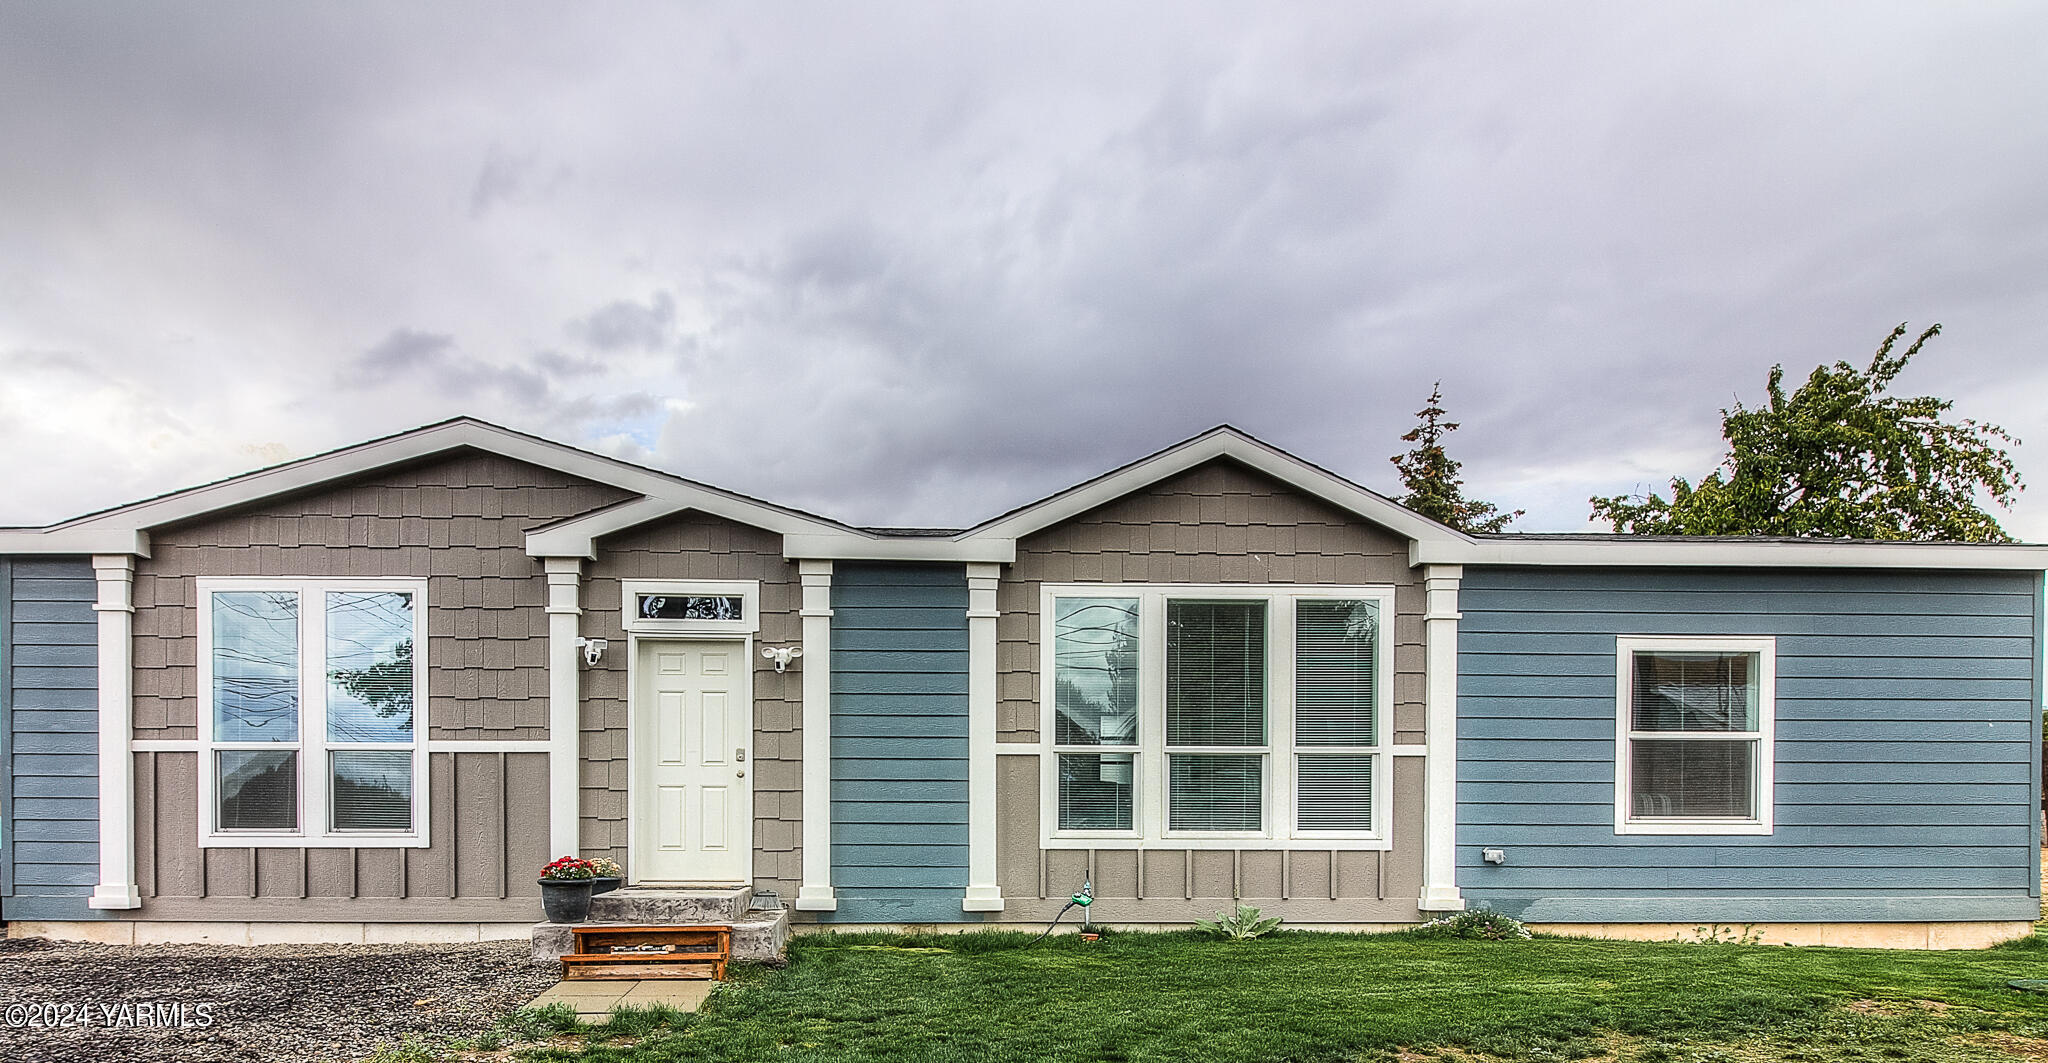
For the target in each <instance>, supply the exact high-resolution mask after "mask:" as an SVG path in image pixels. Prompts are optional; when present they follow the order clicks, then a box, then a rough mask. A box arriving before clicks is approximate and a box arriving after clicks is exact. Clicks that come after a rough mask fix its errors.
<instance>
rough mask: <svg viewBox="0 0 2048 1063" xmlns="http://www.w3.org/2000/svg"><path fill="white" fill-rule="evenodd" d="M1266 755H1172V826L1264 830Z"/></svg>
mask: <svg viewBox="0 0 2048 1063" xmlns="http://www.w3.org/2000/svg"><path fill="white" fill-rule="evenodd" d="M1265 759H1266V758H1265V756H1264V755H1262V754H1258V753H1171V754H1168V755H1167V758H1166V763H1167V771H1168V773H1169V774H1170V778H1169V779H1168V786H1167V803H1166V804H1167V814H1166V829H1168V830H1243V831H1253V830H1261V829H1264V827H1265V825H1266V817H1265V804H1266V800H1265V789H1266V787H1265V770H1264V762H1265Z"/></svg>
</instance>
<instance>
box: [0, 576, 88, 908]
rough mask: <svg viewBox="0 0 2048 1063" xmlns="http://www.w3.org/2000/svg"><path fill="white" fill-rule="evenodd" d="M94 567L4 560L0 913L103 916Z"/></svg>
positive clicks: (0, 587)
mask: <svg viewBox="0 0 2048 1063" xmlns="http://www.w3.org/2000/svg"><path fill="white" fill-rule="evenodd" d="M94 593H95V592H94V586H93V573H92V564H91V562H90V561H88V560H87V559H85V558H82V557H75V558H74V557H61V558H60V557H16V558H4V557H0V720H4V721H5V726H4V728H0V744H4V749H0V799H4V800H0V805H4V807H0V918H6V919H58V920H71V919H99V918H104V917H105V916H104V913H101V912H96V911H93V910H92V909H89V908H87V907H86V906H85V901H86V898H87V897H90V896H91V895H92V888H93V884H94V883H95V882H96V881H98V878H99V738H98V731H99V718H98V704H99V702H98V694H97V690H98V683H97V676H98V653H99V651H98V638H99V636H98V626H97V620H96V618H95V617H94V615H93V611H92V603H93V598H94Z"/></svg>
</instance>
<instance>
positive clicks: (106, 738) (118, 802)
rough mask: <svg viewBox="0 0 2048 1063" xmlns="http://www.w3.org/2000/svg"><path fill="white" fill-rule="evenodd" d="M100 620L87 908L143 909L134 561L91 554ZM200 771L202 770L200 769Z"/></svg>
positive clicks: (120, 556) (114, 555)
mask: <svg viewBox="0 0 2048 1063" xmlns="http://www.w3.org/2000/svg"><path fill="white" fill-rule="evenodd" d="M92 574H93V579H94V581H95V582H96V583H97V584H98V587H97V588H96V590H97V591H98V594H97V595H96V596H95V598H94V600H93V606H92V608H93V612H94V613H96V614H97V615H98V618H99V687H100V689H99V740H100V762H99V767H100V809H99V812H100V880H99V884H98V885H96V886H94V887H93V890H92V896H91V897H90V898H88V899H87V900H86V902H85V903H86V907H88V908H107V909H127V908H140V907H142V896H141V894H140V892H139V891H137V890H136V888H135V759H134V756H133V755H132V754H131V753H129V752H128V742H129V739H131V738H133V737H134V729H135V698H134V691H135V668H134V665H135V642H134V635H135V626H134V620H135V596H134V591H135V558H134V557H132V556H130V555H128V554H96V555H94V557H93V559H92ZM200 770H202V771H204V770H206V769H205V768H203V767H202V768H201V769H200Z"/></svg>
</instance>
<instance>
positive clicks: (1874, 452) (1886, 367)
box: [1592, 324, 2024, 542]
mask: <svg viewBox="0 0 2048 1063" xmlns="http://www.w3.org/2000/svg"><path fill="white" fill-rule="evenodd" d="M1940 333H1941V326H1940V325H1938V324H1937V325H1935V326H1933V327H1932V328H1929V329H1928V330H1927V331H1925V332H1922V333H1921V334H1920V335H1919V337H1918V338H1917V339H1915V340H1914V341H1913V343H1912V345H1911V346H1909V347H1907V348H1906V349H1905V350H1904V351H1898V350H1897V349H1896V348H1897V345H1898V342H1899V340H1900V338H1902V337H1904V336H1905V335H1906V326H1905V325H1903V324H1901V325H1900V326H1899V327H1898V328H1895V329H1893V330H1892V332H1891V335H1889V336H1887V337H1885V340H1884V343H1882V344H1880V345H1879V346H1878V348H1877V355H1876V357H1874V358H1872V359H1871V362H1870V366H1869V367H1868V368H1866V369H1857V368H1856V367H1855V366H1853V365H1851V364H1849V363H1848V362H1836V363H1835V364H1834V365H1832V366H1827V365H1823V366H1820V367H1817V368H1816V369H1814V371H1813V373H1812V375H1810V376H1808V377H1807V378H1806V383H1805V384H1803V385H1801V386H1800V387H1799V389H1798V390H1797V391H1794V392H1792V393H1791V394H1790V395H1787V394H1786V393H1785V389H1784V387H1783V383H1784V379H1785V367H1784V366H1782V365H1778V366H1773V367H1771V375H1770V381H1769V383H1768V384H1767V386H1766V387H1767V390H1768V392H1769V401H1768V402H1767V403H1765V405H1763V406H1762V407H1760V408H1757V409H1750V408H1748V407H1746V406H1743V405H1742V404H1741V403H1740V402H1737V403H1736V404H1735V408H1734V409H1733V410H1726V409H1724V410H1722V411H1721V434H1722V436H1723V437H1725V438H1726V439H1727V440H1728V456H1727V457H1726V458H1724V459H1722V462H1721V467H1720V468H1718V469H1716V470H1714V471H1713V472H1712V473H1710V474H1708V476H1707V478H1706V479H1704V480H1701V481H1700V482H1699V483H1698V484H1693V483H1691V482H1689V481H1687V480H1685V479H1683V478H1674V479H1673V480H1672V481H1671V497H1670V498H1668V499H1667V498H1665V497H1663V496H1661V495H1659V494H1657V493H1655V492H1650V493H1648V494H1644V495H1634V496H1631V495H1617V496H1614V497H1611V498H1597V497H1596V498H1594V499H1593V500H1592V503H1593V516H1595V517H1596V518H1603V519H1605V520H1607V521H1609V522H1610V523H1612V524H1613V526H1614V529H1615V530H1616V531H1620V532H1629V533H1634V534H1638V535H1784V536H1819V537H1841V538H1854V539H1895V540H1944V541H1966V542H2009V541H2011V536H2008V535H2007V534H2006V533H2005V530H2004V529H2003V528H2001V527H1999V524H1998V520H1997V518H1996V517H1993V516H1992V515H1991V514H1990V513H1989V512H1987V511H1986V510H1985V508H1984V506H1983V505H1982V504H1981V502H1983V501H1986V500H1988V501H1990V502H1992V503H1995V504H1996V505H1998V506H1999V507H2001V508H2005V509H2010V508H2011V507H2012V504H2013V501H2014V499H2015V498H2016V497H2017V496H2018V494H2019V492H2020V491H2021V490H2022V489H2023V487H2024V484H2023V483H2022V482H2021V479H2020V475H2019V472H2018V470H2017V469H2016V468H2015V467H2014V465H2013V460H2012V456H2011V455H2009V454H2008V453H2006V451H2005V449H2004V446H2005V445H2008V444H2015V445H2016V444H2017V443H2018V442H2019V441H2018V440H2016V439H2014V438H2013V437H2012V436H2010V435H2008V434H2007V433H2006V431H2005V430H2004V429H2002V428H2000V427H1998V426H1997V425H1994V424H1984V423H1980V422H1978V421H1974V420H1970V419H1968V418H1965V419H1963V420H1962V421H1959V422H1957V421H1950V420H1947V419H1946V415H1947V414H1948V412H1949V409H1950V408H1951V407H1952V406H1954V405H1955V404H1954V403H1953V402H1952V401H1951V400H1948V399H1942V398H1937V397H1935V396H1932V395H1921V396H1917V397H1914V398H1900V397H1897V396H1893V395H1887V394H1885V389H1886V388H1887V387H1889V386H1890V385H1891V383H1892V381H1893V379H1894V378H1896V377H1897V376H1898V375H1899V372H1900V371H1901V370H1903V369H1905V368H1906V365H1907V363H1909V362H1911V361H1912V360H1913V357H1914V356H1915V355H1917V354H1919V353H1920V350H1921V348H1922V347H1924V346H1926V344H1927V341H1929V340H1931V339H1933V338H1934V337H1935V336H1937V335H1939V334H1940Z"/></svg>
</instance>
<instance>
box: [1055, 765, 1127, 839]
mask: <svg viewBox="0 0 2048 1063" xmlns="http://www.w3.org/2000/svg"><path fill="white" fill-rule="evenodd" d="M1059 758H1060V759H1059V765H1060V825H1059V829H1061V830H1130V829H1132V826H1133V822H1134V820H1133V816H1132V810H1133V803H1132V801H1131V787H1132V785H1133V784H1134V783H1135V782H1136V781H1137V780H1136V774H1137V771H1136V768H1137V766H1136V764H1135V761H1136V759H1137V758H1136V755H1135V754H1131V753H1061V754H1060V755H1059Z"/></svg>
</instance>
